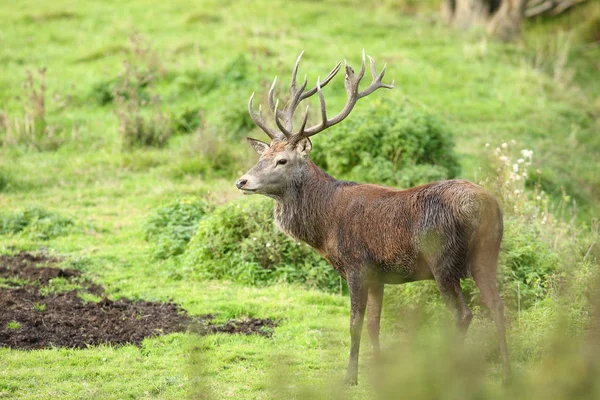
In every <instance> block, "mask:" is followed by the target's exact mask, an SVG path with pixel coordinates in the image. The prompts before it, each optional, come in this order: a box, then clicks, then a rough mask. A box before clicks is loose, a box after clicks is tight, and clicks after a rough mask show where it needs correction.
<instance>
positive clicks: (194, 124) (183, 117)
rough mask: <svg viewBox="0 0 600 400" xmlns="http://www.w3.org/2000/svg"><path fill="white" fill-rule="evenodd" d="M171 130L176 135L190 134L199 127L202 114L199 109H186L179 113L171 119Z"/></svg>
mask: <svg viewBox="0 0 600 400" xmlns="http://www.w3.org/2000/svg"><path fill="white" fill-rule="evenodd" d="M171 119H172V120H173V129H174V130H175V132H177V133H191V132H194V131H195V130H196V129H198V127H199V126H200V123H201V122H202V112H201V110H200V109H199V108H186V109H184V110H183V111H182V112H181V113H179V114H175V115H174V116H172V117H171Z"/></svg>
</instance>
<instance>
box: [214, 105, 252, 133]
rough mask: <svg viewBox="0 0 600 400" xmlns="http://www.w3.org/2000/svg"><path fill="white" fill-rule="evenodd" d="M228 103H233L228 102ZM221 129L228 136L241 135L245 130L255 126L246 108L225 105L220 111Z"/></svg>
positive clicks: (247, 130)
mask: <svg viewBox="0 0 600 400" xmlns="http://www.w3.org/2000/svg"><path fill="white" fill-rule="evenodd" d="M229 104H235V103H233V102H229ZM221 116H222V117H221V118H222V120H221V121H222V125H221V127H220V128H221V130H222V131H223V134H224V135H225V136H226V137H228V138H239V137H243V136H244V135H245V134H246V133H247V132H249V131H251V130H252V129H254V128H255V126H256V125H255V124H254V121H252V118H251V117H250V114H248V109H247V108H246V107H243V106H238V107H232V106H226V107H224V108H223V109H222V111H221Z"/></svg>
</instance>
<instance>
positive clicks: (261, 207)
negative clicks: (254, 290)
mask: <svg viewBox="0 0 600 400" xmlns="http://www.w3.org/2000/svg"><path fill="white" fill-rule="evenodd" d="M183 262H184V265H185V266H186V267H188V268H190V269H192V270H193V271H195V272H197V273H198V274H199V275H200V276H202V277H203V278H209V279H217V278H218V279H230V280H233V281H236V282H242V283H247V284H252V285H262V284H267V283H273V282H289V283H299V284H302V285H305V286H308V287H316V288H321V289H324V290H329V291H335V290H339V287H340V277H339V275H338V273H337V272H335V271H334V270H333V268H331V267H330V266H329V264H328V263H327V262H326V261H325V260H324V259H323V258H321V257H320V256H319V255H318V254H317V253H315V251H314V250H312V249H311V248H310V247H308V246H307V245H305V244H303V243H297V242H295V241H294V240H292V239H291V238H289V237H288V236H286V235H285V234H283V233H282V232H280V231H279V230H278V229H277V227H276V226H275V224H274V222H273V203H272V201H271V200H269V199H265V198H262V197H255V198H253V199H247V198H244V199H238V200H234V201H231V202H229V203H227V204H225V205H223V206H221V207H218V208H217V209H216V210H215V211H214V212H213V213H212V214H210V215H208V216H206V217H205V218H203V219H202V220H201V221H200V225H199V227H198V231H197V232H196V235H195V236H194V237H193V238H192V240H191V242H190V244H189V246H188V250H187V251H186V253H185V254H184V256H183Z"/></svg>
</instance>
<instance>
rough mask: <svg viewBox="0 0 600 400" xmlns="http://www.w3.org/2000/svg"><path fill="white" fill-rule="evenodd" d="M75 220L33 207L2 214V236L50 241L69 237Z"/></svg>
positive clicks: (0, 213) (0, 227)
mask: <svg viewBox="0 0 600 400" xmlns="http://www.w3.org/2000/svg"><path fill="white" fill-rule="evenodd" d="M73 225H74V222H73V220H71V219H70V218H67V217H64V216H62V215H61V214H59V213H56V212H52V211H48V210H46V209H44V208H42V207H38V206H31V207H27V208H25V209H24V210H22V211H17V212H0V235H7V234H11V235H17V234H18V235H24V236H26V237H28V238H30V239H35V240H48V239H51V238H54V237H58V236H64V235H68V234H69V231H70V229H71V228H72V226H73Z"/></svg>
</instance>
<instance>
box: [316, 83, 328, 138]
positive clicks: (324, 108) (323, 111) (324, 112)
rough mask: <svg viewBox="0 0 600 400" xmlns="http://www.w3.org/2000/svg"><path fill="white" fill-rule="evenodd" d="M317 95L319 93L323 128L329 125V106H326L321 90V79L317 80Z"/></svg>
mask: <svg viewBox="0 0 600 400" xmlns="http://www.w3.org/2000/svg"><path fill="white" fill-rule="evenodd" d="M317 93H319V103H321V119H322V120H323V121H322V124H323V126H325V125H326V124H327V106H326V105H325V96H323V91H322V90H321V77H320V76H319V77H318V78H317Z"/></svg>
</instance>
